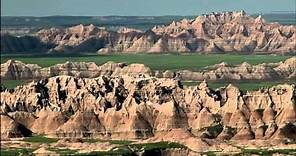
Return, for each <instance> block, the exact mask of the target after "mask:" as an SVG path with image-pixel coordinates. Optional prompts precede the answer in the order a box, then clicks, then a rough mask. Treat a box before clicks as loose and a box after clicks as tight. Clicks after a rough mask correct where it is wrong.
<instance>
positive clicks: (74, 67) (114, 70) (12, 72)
mask: <svg viewBox="0 0 296 156" xmlns="http://www.w3.org/2000/svg"><path fill="white" fill-rule="evenodd" d="M140 74H141V75H142V76H143V75H146V76H155V77H159V78H162V77H163V78H178V79H180V80H197V81H203V80H211V81H220V80H221V81H222V80H224V81H225V80H238V81H240V80H284V79H289V80H294V79H295V77H296V57H291V58H289V59H287V60H285V61H284V62H278V63H263V64H258V65H251V64H248V63H246V62H245V63H242V64H239V65H236V66H230V65H228V64H227V63H225V62H222V63H220V64H217V65H213V66H210V67H205V68H203V69H202V70H201V71H189V70H180V71H170V70H167V71H152V70H151V69H150V68H149V67H147V66H145V65H143V64H130V65H127V64H124V63H114V62H107V63H105V64H103V65H101V66H98V65H97V64H95V63H94V62H66V63H63V64H57V65H54V66H50V67H47V68H41V67H40V66H38V65H36V64H25V63H22V62H20V61H17V60H8V61H7V62H6V63H3V64H1V79H3V80H4V79H8V80H30V79H40V78H47V77H52V76H58V75H68V76H75V77H80V78H95V77H98V76H102V75H106V76H121V75H129V76H136V75H140Z"/></svg>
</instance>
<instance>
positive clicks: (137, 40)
mask: <svg viewBox="0 0 296 156" xmlns="http://www.w3.org/2000/svg"><path fill="white" fill-rule="evenodd" d="M295 32H296V27H295V26H294V25H290V26H284V25H280V24H278V23H267V22H265V21H264V19H262V17H261V16H258V17H257V18H253V17H251V16H249V15H246V13H245V12H244V11H241V12H223V13H212V14H208V15H202V16H198V17H197V18H196V19H194V20H187V19H184V20H182V21H180V22H173V23H171V24H170V25H167V26H155V27H154V28H152V29H151V30H148V31H146V32H142V31H140V30H135V29H128V28H123V29H121V30H119V31H118V32H114V31H108V30H105V29H103V28H100V27H96V26H94V25H89V26H83V25H78V26H74V27H70V28H65V29H62V28H61V29H58V28H51V29H44V30H40V31H39V32H37V33H36V34H35V38H36V39H38V40H39V41H40V42H41V43H42V44H44V45H47V48H48V51H67V52H90V51H92V52H95V51H99V52H100V53H102V52H108V53H109V52H151V53H161V52H245V53H253V52H255V53H286V54H287V53H294V52H295V51H296V43H295V40H296V33H295ZM1 38H3V39H2V40H3V41H5V42H2V41H1V45H2V46H1V51H4V52H9V51H25V50H29V49H28V48H22V47H19V43H18V42H17V40H18V39H17V38H16V37H15V38H13V37H12V36H8V35H2V34H1ZM2 43H3V44H2ZM41 43H40V44H41ZM40 44H39V45H40ZM48 45H50V46H48ZM40 46H41V47H44V46H42V45H40ZM52 46H53V47H52Z"/></svg>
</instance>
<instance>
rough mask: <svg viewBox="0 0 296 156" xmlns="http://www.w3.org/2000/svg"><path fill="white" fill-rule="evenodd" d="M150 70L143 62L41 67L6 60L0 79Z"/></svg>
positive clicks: (96, 75)
mask: <svg viewBox="0 0 296 156" xmlns="http://www.w3.org/2000/svg"><path fill="white" fill-rule="evenodd" d="M151 74H152V71H151V70H150V69H149V68H148V67H147V66H145V65H143V64H130V65H126V64H124V63H114V62H107V63H105V64H103V65H101V66H98V65H96V64H95V63H94V62H65V63H63V64H56V65H53V66H50V67H47V68H41V67H40V66H38V65H36V64H25V63H23V62H21V61H17V60H8V61H7V62H5V63H3V64H1V79H8V80H31V79H40V78H46V77H52V76H58V75H69V76H75V77H83V78H94V77H98V76H101V75H108V76H118V75H130V76H137V75H143V76H144V75H146V76H150V75H151Z"/></svg>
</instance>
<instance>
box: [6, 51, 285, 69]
mask: <svg viewBox="0 0 296 156" xmlns="http://www.w3.org/2000/svg"><path fill="white" fill-rule="evenodd" d="M287 58H289V56H274V55H236V54H209V55H202V54H193V53H191V54H190V53H187V54H110V55H94V54H90V55H74V56H73V55H69V56H68V55H47V56H44V55H40V56H38V55H2V56H1V63H4V62H5V61H7V60H8V59H15V60H20V61H23V62H25V63H33V64H38V65H40V66H41V67H48V66H52V65H55V64H57V63H64V62H66V61H74V62H75V61H76V62H79V61H81V62H82V61H83V62H95V63H97V64H103V63H106V62H108V61H114V62H125V63H127V64H130V63H142V64H145V65H147V66H149V67H150V68H151V69H153V70H168V69H170V70H181V69H187V70H192V71H196V70H200V69H201V68H203V67H206V66H210V65H213V64H217V63H221V62H223V61H224V62H227V63H229V64H231V65H236V64H239V63H242V62H248V63H250V64H260V63H271V62H279V61H284V60H285V59H287Z"/></svg>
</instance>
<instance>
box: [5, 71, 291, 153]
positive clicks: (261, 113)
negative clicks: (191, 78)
mask: <svg viewBox="0 0 296 156" xmlns="http://www.w3.org/2000/svg"><path fill="white" fill-rule="evenodd" d="M295 89H296V88H295V85H278V86H274V87H272V88H269V89H265V90H258V91H253V92H247V93H244V94H243V93H242V92H240V90H239V89H238V88H237V87H235V86H233V85H228V86H227V87H225V88H220V89H218V90H212V89H210V88H208V86H207V83H206V82H203V83H201V84H200V85H199V86H195V87H191V88H183V87H182V85H181V84H180V82H179V81H177V80H175V79H167V78H155V77H147V76H134V77H130V76H119V77H109V76H100V77H97V78H92V79H89V78H75V77H71V76H57V77H51V78H47V79H43V80H40V81H37V82H36V81H33V82H31V83H28V84H26V85H23V86H18V87H17V88H15V89H14V90H2V91H1V103H0V104H1V121H2V119H5V122H1V137H17V136H27V135H29V134H27V133H24V132H23V131H21V130H19V128H18V126H16V125H21V126H23V127H24V128H25V129H28V130H29V131H31V132H33V133H37V134H47V135H51V136H58V137H85V136H91V137H99V138H101V137H104V138H112V139H115V138H116V139H118V138H119V139H120V138H121V139H154V140H169V141H178V142H180V143H183V144H185V145H187V146H188V147H189V148H190V149H192V150H202V149H203V148H207V147H208V146H209V145H208V144H207V143H205V142H204V141H203V139H209V140H215V141H219V140H220V141H221V140H222V141H223V140H240V141H243V140H269V141H271V142H273V141H287V142H290V141H296V135H295V134H296V124H295V123H296V105H295V99H296V95H295ZM7 127H9V129H7ZM10 132H15V134H18V135H9V134H10ZM13 134H14V133H13Z"/></svg>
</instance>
